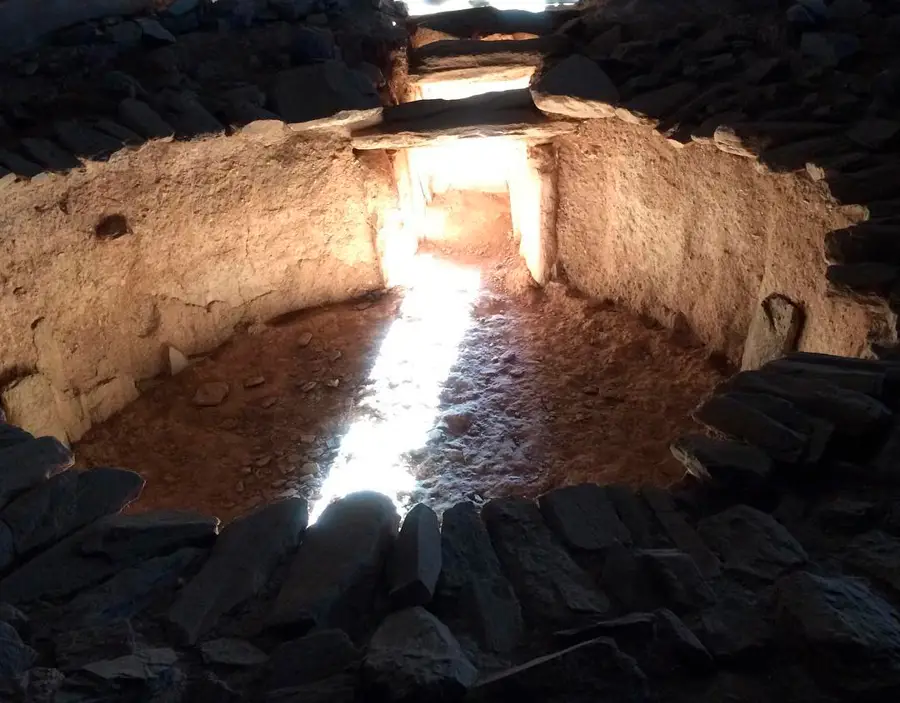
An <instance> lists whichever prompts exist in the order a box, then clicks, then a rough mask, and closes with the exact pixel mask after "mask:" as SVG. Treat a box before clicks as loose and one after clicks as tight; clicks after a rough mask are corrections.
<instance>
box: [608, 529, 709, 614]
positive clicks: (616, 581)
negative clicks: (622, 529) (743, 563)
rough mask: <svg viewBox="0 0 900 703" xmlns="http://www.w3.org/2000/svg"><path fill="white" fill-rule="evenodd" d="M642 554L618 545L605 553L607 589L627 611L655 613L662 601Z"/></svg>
mask: <svg viewBox="0 0 900 703" xmlns="http://www.w3.org/2000/svg"><path fill="white" fill-rule="evenodd" d="M639 555H640V552H639V551H636V550H632V549H629V548H628V547H626V546H625V545H623V544H618V543H616V544H614V545H612V546H610V547H609V549H607V550H606V553H605V554H604V557H605V558H604V561H603V569H602V573H601V583H602V584H603V589H604V591H606V593H608V594H609V595H611V596H612V597H613V598H614V599H615V600H616V601H617V602H618V603H619V605H621V606H622V607H623V608H624V609H625V610H626V611H635V610H652V609H654V608H655V607H656V606H657V605H659V602H660V601H659V597H658V594H657V590H656V588H655V587H654V583H653V577H652V574H651V573H650V572H649V571H648V570H647V569H646V568H645V566H644V564H643V563H642V562H641V559H640V558H639ZM695 568H696V567H695Z"/></svg>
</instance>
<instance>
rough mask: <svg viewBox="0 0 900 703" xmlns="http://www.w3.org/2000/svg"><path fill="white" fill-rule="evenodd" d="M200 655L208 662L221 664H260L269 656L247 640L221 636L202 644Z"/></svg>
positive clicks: (241, 665) (242, 665)
mask: <svg viewBox="0 0 900 703" xmlns="http://www.w3.org/2000/svg"><path fill="white" fill-rule="evenodd" d="M200 656H202V657H203V661H204V663H206V664H212V665H219V666H237V667H244V666H259V665H261V664H265V663H266V662H267V661H268V659H269V657H268V656H267V655H266V653H265V652H263V651H262V650H261V649H259V648H257V647H255V646H253V645H252V644H250V643H249V642H247V641H246V640H239V639H233V638H230V637H220V638H219V639H215V640H208V641H206V642H204V643H203V644H201V645H200Z"/></svg>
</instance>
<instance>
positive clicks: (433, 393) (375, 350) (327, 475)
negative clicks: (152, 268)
mask: <svg viewBox="0 0 900 703" xmlns="http://www.w3.org/2000/svg"><path fill="white" fill-rule="evenodd" d="M498 226H499V227H502V226H505V225H502V224H501V225H498ZM481 236H482V238H481V240H480V241H482V242H484V241H485V240H484V238H483V236H484V232H483V231H482V232H481ZM504 236H506V237H507V240H508V234H505V235H504ZM437 247H441V248H437ZM417 261H418V266H417V267H416V269H415V271H414V273H413V277H412V278H411V279H410V284H409V286H408V288H407V289H405V290H397V291H394V292H392V293H389V294H386V295H384V296H382V297H380V298H377V299H364V300H362V301H356V302H352V303H346V304H341V305H334V306H330V307H326V308H318V309H313V310H309V311H305V312H302V313H299V314H296V315H294V316H292V317H291V318H290V319H283V320H281V321H278V322H277V323H275V324H272V325H269V326H266V327H264V328H261V329H259V330H255V332H256V333H255V334H248V335H244V336H241V337H238V338H235V339H233V340H232V341H231V342H230V343H228V344H227V345H226V346H224V347H222V348H221V349H219V350H218V351H217V352H216V353H214V354H212V355H210V356H209V357H207V358H203V359H197V360H192V364H191V366H190V367H189V368H187V369H185V370H184V371H182V372H181V373H180V374H178V375H176V376H173V377H170V378H165V379H163V380H161V381H160V382H159V383H158V385H156V386H155V387H154V388H152V389H151V390H149V391H148V392H147V393H146V394H145V395H143V396H142V397H141V398H140V399H139V400H138V401H137V402H135V403H134V404H133V405H131V406H129V407H128V408H127V409H126V410H125V411H124V412H122V413H121V414H120V415H118V416H117V417H115V418H113V419H112V420H110V421H108V422H107V423H105V424H103V425H101V426H97V427H95V428H94V429H93V430H92V431H91V432H90V433H89V434H88V435H87V436H86V437H85V438H84V439H83V440H82V441H81V442H80V443H79V444H78V445H77V447H76V454H77V457H78V460H79V463H80V465H81V466H92V465H93V466H96V465H117V466H124V467H128V468H131V469H134V470H137V471H139V472H141V473H142V474H143V475H144V476H145V477H146V478H147V482H148V483H147V487H146V489H145V491H144V493H143V495H142V497H141V498H140V500H139V501H138V502H137V503H136V504H134V505H133V506H132V508H131V509H132V510H135V511H143V510H149V509H161V508H165V509H174V508H178V509H195V510H200V511H203V512H207V513H213V514H216V515H218V516H219V517H221V518H222V519H223V520H226V521H227V520H229V519H231V518H232V517H234V516H235V515H238V514H241V513H243V512H245V511H247V510H249V509H250V508H252V507H253V506H255V505H257V504H259V503H262V502H265V501H268V500H271V499H273V498H276V497H278V496H282V495H290V494H293V495H296V494H299V495H304V496H308V497H309V498H310V499H311V501H313V502H315V501H317V500H318V501H319V506H318V509H319V510H320V509H321V507H322V503H323V502H324V501H327V500H328V499H330V498H333V497H335V496H336V495H339V494H340V493H341V492H343V491H346V490H352V489H355V488H379V489H381V490H384V491H385V492H388V493H389V494H392V495H393V496H395V497H396V498H397V500H398V503H401V504H402V503H406V502H409V501H424V502H427V503H429V504H430V505H432V506H433V507H434V508H435V509H436V510H439V511H440V510H443V509H445V508H446V507H448V506H450V505H452V504H454V503H456V502H459V501H462V500H474V501H476V502H479V501H482V500H484V499H487V498H491V497H494V496H501V495H509V494H517V495H525V496H534V495H537V494H539V493H541V492H542V491H545V490H547V489H549V488H552V487H554V486H558V485H563V484H567V483H577V482H582V481H597V482H627V483H631V484H642V483H653V484H658V485H665V484H667V483H669V482H671V481H673V480H675V479H677V478H678V477H679V476H680V475H681V473H682V469H681V467H680V465H678V464H677V463H676V462H675V461H674V459H672V458H671V456H670V454H669V450H668V442H669V441H670V440H671V439H672V438H674V437H675V436H676V435H678V433H679V432H680V431H682V430H685V429H689V428H692V427H693V423H692V421H691V420H690V419H689V417H688V416H689V413H690V412H691V410H692V409H693V408H694V407H695V405H696V404H697V402H698V401H699V399H700V398H702V397H703V396H704V395H705V394H707V393H708V392H709V391H710V390H711V389H712V388H713V386H714V385H715V384H716V383H717V382H719V381H720V380H721V379H722V377H723V376H722V372H721V370H720V367H719V365H718V364H716V363H714V362H713V361H712V360H710V358H709V355H708V353H707V352H706V351H705V350H704V349H703V348H701V347H699V346H697V345H696V344H694V343H692V342H691V340H690V339H689V335H684V334H682V335H674V334H673V333H672V332H671V331H668V330H664V329H661V328H659V327H658V326H654V325H653V324H651V323H645V322H644V321H642V320H641V319H639V318H637V317H635V316H634V315H632V314H629V313H627V312H625V311H623V310H621V309H618V308H616V307H615V306H613V305H611V304H605V303H598V302H591V301H589V300H586V299H583V298H581V297H579V296H577V295H575V294H573V293H571V292H569V291H568V290H567V289H566V288H565V287H564V286H563V285H562V284H558V283H556V284H551V285H550V286H548V287H547V288H545V289H537V288H534V287H533V286H532V285H530V284H529V282H528V279H527V273H526V271H525V269H524V266H523V265H522V264H521V260H520V259H518V257H517V256H516V255H515V253H514V244H513V243H512V242H509V241H507V244H506V245H505V246H503V247H498V244H497V240H496V238H493V240H492V241H488V242H486V243H484V244H483V245H479V246H473V245H472V244H471V242H469V243H468V244H466V245H465V246H455V247H453V248H452V249H451V248H449V247H448V245H447V243H446V242H444V243H442V244H437V243H431V244H430V245H429V248H428V250H425V248H424V247H422V248H420V252H419V255H418V257H417ZM210 383H212V384H216V383H218V384H222V383H224V384H227V390H228V392H227V396H226V397H225V398H224V399H222V400H221V402H219V403H217V402H216V401H218V398H217V397H215V396H216V392H218V393H219V394H221V393H222V391H223V390H224V386H221V385H219V386H216V385H212V386H209V385H206V384H210ZM198 390H202V391H204V393H205V394H206V395H207V396H208V397H206V398H202V397H199V396H198V395H197V394H198ZM204 393H201V394H200V395H201V396H202V395H203V394H204ZM200 401H202V402H206V403H209V405H205V406H199V405H198V404H197V403H198V402H200ZM323 497H324V501H323V500H320V499H322V498H323Z"/></svg>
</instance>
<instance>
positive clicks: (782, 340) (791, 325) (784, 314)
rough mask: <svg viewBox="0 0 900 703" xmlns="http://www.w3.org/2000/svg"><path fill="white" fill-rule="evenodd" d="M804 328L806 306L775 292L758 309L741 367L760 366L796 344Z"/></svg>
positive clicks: (745, 344) (751, 322) (745, 343)
mask: <svg viewBox="0 0 900 703" xmlns="http://www.w3.org/2000/svg"><path fill="white" fill-rule="evenodd" d="M802 328H803V309H802V308H801V307H800V306H798V305H797V304H795V303H794V302H792V301H791V300H790V299H788V298H787V297H785V296H783V295H779V294H777V293H773V294H772V295H770V296H768V297H767V298H766V299H765V300H763V301H762V303H760V305H759V307H758V308H756V312H755V314H754V315H753V319H752V320H751V321H750V329H749V330H748V331H747V339H746V341H745V342H744V356H743V359H742V360H741V368H742V369H758V368H760V367H761V366H762V365H764V364H766V363H767V362H769V361H772V360H773V359H777V358H779V357H781V356H783V355H784V354H786V353H787V352H789V351H793V350H794V349H795V348H796V347H797V340H798V339H799V337H800V331H801V329H802Z"/></svg>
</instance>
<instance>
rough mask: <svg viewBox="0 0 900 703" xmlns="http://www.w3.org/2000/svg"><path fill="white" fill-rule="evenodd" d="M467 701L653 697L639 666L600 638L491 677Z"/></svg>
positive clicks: (634, 701) (640, 700) (633, 702)
mask: <svg viewBox="0 0 900 703" xmlns="http://www.w3.org/2000/svg"><path fill="white" fill-rule="evenodd" d="M466 700H467V701H470V700H471V701H473V702H474V703H506V702H507V701H585V702H586V701H623V702H624V701H628V702H629V703H649V701H651V700H653V698H651V695H650V692H649V690H648V686H647V681H646V678H645V676H644V674H643V672H642V671H641V670H640V668H639V667H638V665H637V662H635V661H634V659H632V658H631V657H629V656H627V655H626V654H623V653H622V652H621V651H620V650H619V648H618V647H617V646H616V643H615V642H614V641H613V640H611V639H609V638H607V637H600V638H597V639H595V640H590V641H588V642H583V643H581V644H576V645H574V646H572V647H569V648H568V649H564V650H562V651H559V652H555V653H553V654H550V655H548V656H545V657H540V658H538V659H533V660H532V661H530V662H528V663H527V664H523V665H522V666H518V667H516V668H514V669H509V670H508V671H504V672H503V673H501V674H497V675H495V676H491V677H489V678H487V679H485V680H484V681H482V682H480V683H479V685H478V686H476V687H475V688H474V689H472V690H471V691H470V693H469V697H467V698H466Z"/></svg>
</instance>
